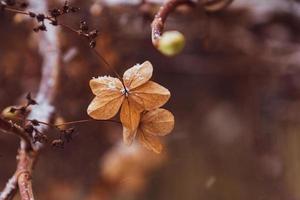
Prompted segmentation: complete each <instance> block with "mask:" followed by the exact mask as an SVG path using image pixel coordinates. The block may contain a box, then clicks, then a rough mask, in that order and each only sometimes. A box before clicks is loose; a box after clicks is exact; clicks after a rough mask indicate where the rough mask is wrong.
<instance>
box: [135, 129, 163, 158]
mask: <svg viewBox="0 0 300 200" xmlns="http://www.w3.org/2000/svg"><path fill="white" fill-rule="evenodd" d="M137 135H138V140H139V142H140V143H141V144H142V145H144V146H145V147H146V148H147V149H148V150H150V151H153V152H155V153H157V154H159V153H161V152H162V149H163V146H162V144H161V142H160V140H159V138H157V137H155V136H152V135H149V134H146V133H144V132H143V131H141V130H140V129H139V130H138V133H137Z"/></svg>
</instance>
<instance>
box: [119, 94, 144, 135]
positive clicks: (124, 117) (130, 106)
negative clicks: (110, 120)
mask: <svg viewBox="0 0 300 200" xmlns="http://www.w3.org/2000/svg"><path fill="white" fill-rule="evenodd" d="M120 119H121V122H122V124H123V126H124V127H126V128H128V129H129V130H131V131H133V130H136V129H137V127H138V125H139V123H140V112H139V110H138V108H137V107H136V105H135V103H134V102H132V101H131V100H130V99H128V98H125V99H124V102H123V104H122V108H121V113H120Z"/></svg>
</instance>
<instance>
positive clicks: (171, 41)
mask: <svg viewBox="0 0 300 200" xmlns="http://www.w3.org/2000/svg"><path fill="white" fill-rule="evenodd" d="M184 45H185V38H184V35H183V34H182V33H180V32H178V31H167V32H165V33H163V35H162V36H161V38H160V40H159V43H158V50H159V51H160V52H161V53H162V54H164V55H166V56H174V55H176V54H178V53H180V52H181V51H182V49H183V47H184Z"/></svg>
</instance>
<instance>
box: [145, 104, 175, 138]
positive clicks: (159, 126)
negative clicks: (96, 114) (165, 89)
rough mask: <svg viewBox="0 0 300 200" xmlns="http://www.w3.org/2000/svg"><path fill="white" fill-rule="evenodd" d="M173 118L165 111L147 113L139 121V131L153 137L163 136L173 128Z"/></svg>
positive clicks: (158, 110)
mask: <svg viewBox="0 0 300 200" xmlns="http://www.w3.org/2000/svg"><path fill="white" fill-rule="evenodd" d="M174 121H175V120H174V116H173V114H172V113H171V112H170V111H168V110H166V109H162V108H160V109H156V110H153V111H151V112H147V113H146V114H145V115H143V118H142V119H141V129H143V131H144V132H145V133H148V134H151V135H154V136H165V135H167V134H169V133H170V132H171V131H172V130H173V128H174Z"/></svg>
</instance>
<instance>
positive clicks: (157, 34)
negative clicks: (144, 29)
mask: <svg viewBox="0 0 300 200" xmlns="http://www.w3.org/2000/svg"><path fill="white" fill-rule="evenodd" d="M180 5H194V1H192V0H168V1H166V2H165V3H164V4H163V5H162V6H161V7H160V9H159V11H158V13H157V14H156V15H155V17H154V20H153V22H152V24H151V27H152V44H153V45H154V46H155V47H157V46H158V43H159V39H160V38H161V36H162V33H163V30H164V26H165V21H166V19H167V18H168V16H169V14H170V13H172V12H173V11H174V10H175V9H176V8H177V7H178V6H180Z"/></svg>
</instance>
